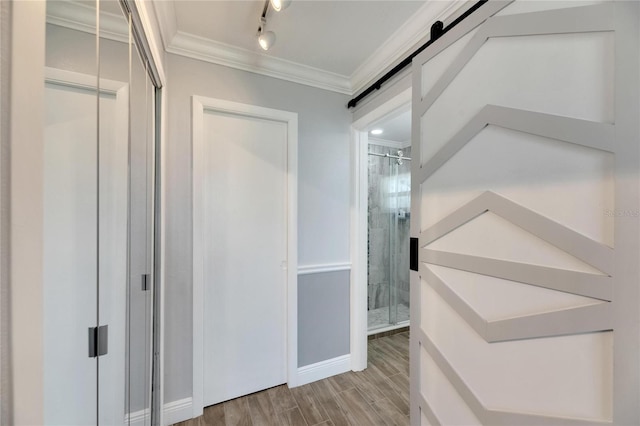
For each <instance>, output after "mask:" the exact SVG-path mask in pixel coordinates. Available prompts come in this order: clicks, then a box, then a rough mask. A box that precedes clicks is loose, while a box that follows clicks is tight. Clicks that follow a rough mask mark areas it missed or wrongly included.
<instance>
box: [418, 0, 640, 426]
mask: <svg viewBox="0 0 640 426" xmlns="http://www.w3.org/2000/svg"><path fill="white" fill-rule="evenodd" d="M638 10H639V5H638V3H637V2H604V3H601V2H594V1H589V2H575V1H567V2H562V1H555V2H544V1H515V2H513V3H510V2H497V1H496V2H488V3H487V4H485V5H483V6H482V7H481V8H480V9H479V10H478V11H476V12H474V13H473V14H472V15H471V16H470V17H469V18H468V19H466V20H465V21H463V22H462V23H461V24H460V25H459V26H457V27H455V28H454V29H453V30H451V31H450V32H448V33H446V34H445V35H444V36H443V37H441V38H440V39H439V40H438V41H436V42H435V43H434V44H432V46H431V47H430V48H429V49H426V50H425V51H424V52H423V53H422V54H421V55H419V56H418V57H416V59H414V63H413V77H414V80H413V81H414V83H413V137H412V141H413V145H412V154H413V155H412V157H413V162H412V199H413V205H412V218H414V220H412V237H414V238H418V240H419V244H418V246H419V262H418V263H419V270H418V271H417V272H412V289H411V307H412V313H411V318H412V331H411V360H412V370H411V387H412V389H411V390H412V392H411V406H412V410H411V417H412V424H430V425H438V424H443V425H449V424H451V425H453V424H458V425H463V424H464V425H473V424H487V425H525V424H526V425H532V424H536V425H542V424H563V425H567V424H575V425H578V424H580V425H584V424H611V423H613V424H638V423H640V408H639V406H640V405H639V404H638V402H639V392H638V388H639V376H638V374H639V372H638V360H639V359H640V357H639V351H638V343H639V340H638V339H639V337H640V332H639V329H638V306H639V300H640V299H639V298H638V282H639V277H640V274H639V270H638V256H639V255H640V250H639V246H638V235H640V232H639V227H638V216H639V215H638V212H639V211H640V210H639V207H640V203H639V202H638V189H639V187H638V182H640V180H639V179H638V178H639V176H638V172H639V170H640V168H639V166H640V161H639V155H638V152H639V148H640V138H639V135H638V134H639V127H638V125H637V122H638V118H639V117H640V111H639V108H638V102H639V100H638V98H639V96H638V94H639V93H640V91H639V84H638V81H639V76H640V74H639V72H638V53H639V52H640V49H639V39H640V38H639V34H638V27H639V23H640V19H639V12H638Z"/></svg>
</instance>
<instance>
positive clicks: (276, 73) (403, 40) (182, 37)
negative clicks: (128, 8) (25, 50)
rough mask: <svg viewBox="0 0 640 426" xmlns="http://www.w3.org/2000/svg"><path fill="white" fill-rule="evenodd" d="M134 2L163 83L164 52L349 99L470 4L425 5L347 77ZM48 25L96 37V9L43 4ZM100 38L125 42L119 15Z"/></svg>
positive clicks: (107, 20)
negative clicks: (183, 25) (187, 25)
mask: <svg viewBox="0 0 640 426" xmlns="http://www.w3.org/2000/svg"><path fill="white" fill-rule="evenodd" d="M135 1H136V5H137V7H138V10H139V12H140V16H141V19H142V23H143V27H144V31H145V33H147V35H150V34H153V35H154V36H153V37H148V40H149V43H150V45H151V49H152V51H153V56H154V60H155V62H156V66H157V67H158V70H159V73H160V76H161V80H162V81H163V82H164V81H165V77H164V72H163V70H162V60H161V59H162V50H163V49H162V48H164V50H165V51H166V52H169V53H173V54H176V55H181V56H185V57H188V58H192V59H197V60H202V61H206V62H210V63H214V64H218V65H224V66H227V67H231V68H236V69H240V70H244V71H249V72H254V73H257V74H262V75H266V76H269V77H274V78H279V79H282V80H287V81H291V82H294V83H299V84H304V85H307V86H311V87H317V88H320V89H324V90H329V91H332V92H337V93H343V94H347V95H350V96H351V95H354V94H356V93H357V92H358V91H360V90H362V89H363V88H364V87H365V86H366V85H367V84H368V83H370V82H371V81H373V80H374V79H375V78H376V77H377V76H379V75H380V74H381V70H384V71H386V70H387V69H390V68H391V67H392V66H394V65H395V64H396V63H398V62H399V61H400V60H402V58H403V57H404V55H406V54H407V53H408V52H410V51H411V50H412V49H413V48H415V47H417V46H418V45H420V44H422V43H424V42H426V41H427V40H428V39H429V36H430V25H431V24H432V23H433V22H435V21H436V20H441V21H444V20H445V18H449V19H451V17H452V16H455V15H456V14H458V13H459V12H460V11H461V10H463V9H464V7H463V6H464V5H465V4H467V3H468V1H467V0H453V1H430V2H426V3H425V5H424V6H422V7H421V8H420V9H419V10H418V11H417V12H416V13H415V14H413V15H412V16H411V18H409V19H408V20H407V21H406V22H405V23H404V24H403V25H402V26H401V27H400V28H399V29H398V30H397V31H396V32H394V33H393V34H392V35H391V36H390V37H389V38H388V39H387V40H386V41H385V42H384V43H383V44H382V45H381V46H380V47H379V48H378V49H376V51H375V52H373V53H372V54H371V56H369V58H367V59H366V60H365V61H364V62H363V63H362V64H361V65H360V66H359V67H358V68H357V69H356V70H355V71H354V72H353V73H352V74H351V75H350V76H347V75H342V74H338V73H335V72H331V71H328V70H323V69H320V68H315V67H311V66H308V65H304V64H301V63H298V62H293V61H288V60H285V59H281V58H277V57H274V56H269V55H265V54H263V53H260V52H257V51H255V52H254V51H252V50H248V49H244V48H240V47H237V46H234V45H230V44H226V43H221V42H218V41H215V40H212V39H208V38H205V37H201V36H197V35H195V34H190V33H186V32H182V31H179V30H178V25H177V21H176V14H175V5H174V2H173V1H160V2H153V4H152V6H150V7H149V6H148V5H147V2H145V1H139V0H135ZM47 22H49V23H51V24H55V25H60V26H63V27H66V28H71V29H74V30H78V31H84V32H88V33H92V34H95V9H93V8H91V7H89V6H87V5H84V4H82V3H78V2H52V4H51V5H48V6H47ZM153 23H156V24H157V25H156V26H157V27H158V29H159V33H160V34H156V31H152V29H154V28H155V26H154V25H153ZM100 36H101V37H103V38H108V39H111V40H117V41H120V42H124V43H127V42H128V32H127V26H126V21H124V20H123V19H122V18H121V17H120V16H116V15H113V14H110V13H106V12H102V13H101V14H100ZM158 39H159V40H158ZM384 71H382V72H384Z"/></svg>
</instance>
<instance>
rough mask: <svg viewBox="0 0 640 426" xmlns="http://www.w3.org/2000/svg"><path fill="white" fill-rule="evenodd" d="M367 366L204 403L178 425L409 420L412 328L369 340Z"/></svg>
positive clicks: (404, 422)
mask: <svg viewBox="0 0 640 426" xmlns="http://www.w3.org/2000/svg"><path fill="white" fill-rule="evenodd" d="M368 349H369V362H368V368H367V369H366V370H364V371H360V372H357V373H356V372H352V371H350V372H347V373H344V374H340V375H338V376H333V377H330V378H328V379H324V380H321V381H318V382H314V383H310V384H307V385H304V386H300V387H297V388H294V389H289V388H288V387H287V386H286V385H282V386H277V387H275V388H271V389H267V390H265V391H262V392H258V393H254V394H252V395H247V396H244V397H240V398H236V399H233V400H231V401H227V402H224V403H221V404H217V405H212V406H210V407H207V408H205V410H204V416H202V417H199V418H197V419H192V420H188V421H186V422H182V423H178V424H177V426H222V425H234V426H236V425H238V426H239V425H243V426H250V425H255V426H257V425H278V426H279V425H292V426H299V425H300V426H303V425H308V426H313V425H323V426H329V425H332V426H339V425H353V426H356V425H363V426H364V425H367V426H369V425H408V424H409V332H408V331H406V332H402V333H398V334H394V335H391V336H386V337H382V338H379V339H373V340H369V344H368Z"/></svg>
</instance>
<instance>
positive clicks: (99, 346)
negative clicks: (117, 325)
mask: <svg viewBox="0 0 640 426" xmlns="http://www.w3.org/2000/svg"><path fill="white" fill-rule="evenodd" d="M108 351H109V326H108V325H101V326H100V327H89V358H95V357H98V356H102V355H106V354H107V352H108Z"/></svg>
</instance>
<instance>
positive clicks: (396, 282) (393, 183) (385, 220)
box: [367, 143, 411, 334]
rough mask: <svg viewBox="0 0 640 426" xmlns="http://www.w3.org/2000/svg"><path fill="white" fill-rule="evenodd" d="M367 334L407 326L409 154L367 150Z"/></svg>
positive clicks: (395, 150)
mask: <svg viewBox="0 0 640 426" xmlns="http://www.w3.org/2000/svg"><path fill="white" fill-rule="evenodd" d="M368 157H369V167H368V170H369V172H368V175H369V176H368V179H369V185H368V186H369V194H368V210H369V211H368V244H367V245H368V262H367V263H368V266H367V279H368V289H367V293H368V305H367V309H368V330H369V334H373V333H377V332H380V331H385V330H390V329H393V328H396V327H402V326H405V325H408V321H409V220H410V213H409V212H410V206H411V166H410V161H411V158H410V157H411V148H410V147H406V148H403V149H398V148H391V147H388V146H382V145H376V144H372V143H370V144H369V156H368Z"/></svg>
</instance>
